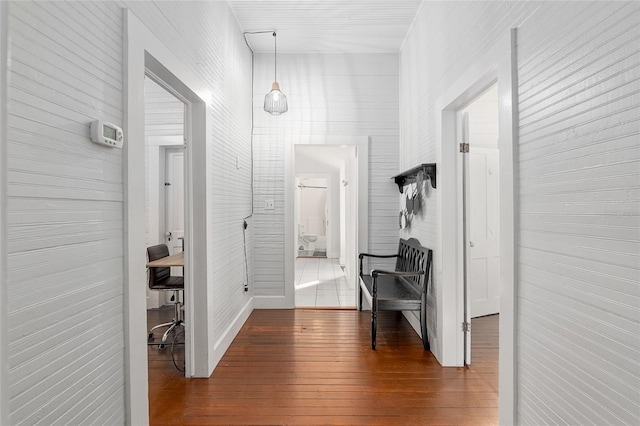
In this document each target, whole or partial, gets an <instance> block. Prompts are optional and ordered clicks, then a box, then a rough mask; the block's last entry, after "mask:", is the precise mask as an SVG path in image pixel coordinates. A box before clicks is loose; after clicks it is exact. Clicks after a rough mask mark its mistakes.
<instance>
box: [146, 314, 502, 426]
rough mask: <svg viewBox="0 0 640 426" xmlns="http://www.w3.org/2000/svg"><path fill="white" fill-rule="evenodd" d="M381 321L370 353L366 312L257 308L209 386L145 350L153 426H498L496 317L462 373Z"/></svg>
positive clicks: (398, 318)
mask: <svg viewBox="0 0 640 426" xmlns="http://www.w3.org/2000/svg"><path fill="white" fill-rule="evenodd" d="M163 314H164V315H168V316H169V318H170V317H171V311H162V310H156V312H150V314H149V321H150V323H159V322H162V321H163V318H162V315H163ZM154 315H155V317H154ZM378 321H379V327H378V349H377V350H376V351H372V350H371V346H370V332H371V327H370V324H371V323H370V315H369V314H368V313H366V312H358V311H346V310H335V311H332V310H301V309H299V310H257V311H254V312H253V313H252V314H251V316H250V318H249V319H248V320H247V322H246V324H245V325H244V327H243V328H242V330H241V331H240V333H239V334H238V336H237V337H236V339H235V340H234V342H233V343H232V345H231V347H230V348H229V350H228V351H227V353H226V354H225V355H224V357H223V358H222V360H221V361H220V363H219V364H218V367H217V368H216V370H215V371H214V373H213V375H212V376H211V377H210V378H209V379H185V378H184V377H182V373H180V372H178V371H177V370H176V369H175V368H174V367H173V364H172V362H171V358H170V356H168V354H167V351H164V352H163V351H158V350H157V348H155V347H150V348H149V398H150V401H149V402H150V423H151V424H152V425H214V424H227V425H229V424H297V425H304V424H352V425H376V424H385V425H388V424H409V423H418V424H447V425H450V424H456V425H495V424H497V423H498V408H497V407H498V391H497V389H498V337H497V336H498V335H497V330H498V317H497V316H490V317H484V318H477V319H474V320H473V321H472V330H473V334H472V345H473V346H472V356H473V361H474V362H473V365H471V366H469V367H466V368H452V367H449V368H443V367H441V366H440V365H439V364H438V362H437V361H436V359H435V358H434V356H433V355H432V354H431V353H430V352H428V351H424V350H423V349H422V342H421V341H420V339H419V337H418V336H417V335H416V333H415V332H414V331H413V330H412V329H411V327H410V326H409V324H408V323H407V321H406V320H405V319H404V317H403V316H402V314H401V313H399V312H381V313H380V314H379V316H378Z"/></svg>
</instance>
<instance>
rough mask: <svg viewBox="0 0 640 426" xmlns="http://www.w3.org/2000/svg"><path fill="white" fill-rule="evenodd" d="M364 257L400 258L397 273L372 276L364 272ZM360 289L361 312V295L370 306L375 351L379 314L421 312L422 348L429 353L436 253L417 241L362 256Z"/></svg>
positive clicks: (404, 242)
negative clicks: (431, 281) (395, 250)
mask: <svg viewBox="0 0 640 426" xmlns="http://www.w3.org/2000/svg"><path fill="white" fill-rule="evenodd" d="M365 257H374V258H392V257H395V258H397V260H396V267H395V270H394V271H385V270H381V269H373V270H372V271H371V274H370V275H365V274H364V273H363V271H362V261H363V259H364V258H365ZM359 258H360V286H359V287H358V309H359V310H362V295H363V294H364V296H365V297H366V298H367V301H368V302H369V305H370V306H371V347H372V348H373V349H375V348H376V329H377V316H378V311H383V310H386V311H420V331H421V333H422V345H423V346H424V349H425V350H429V337H428V335H427V334H428V333H427V285H428V283H429V277H430V272H431V261H432V258H433V252H432V250H431V249H428V248H425V247H422V246H421V245H420V242H419V241H418V240H416V239H415V238H410V239H409V240H404V239H402V238H401V239H400V244H399V245H398V253H397V254H390V255H375V254H369V253H360V255H359Z"/></svg>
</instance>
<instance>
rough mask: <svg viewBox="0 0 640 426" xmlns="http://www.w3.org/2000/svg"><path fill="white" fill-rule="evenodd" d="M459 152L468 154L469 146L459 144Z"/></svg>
mask: <svg viewBox="0 0 640 426" xmlns="http://www.w3.org/2000/svg"><path fill="white" fill-rule="evenodd" d="M460 152H461V153H463V154H468V153H469V144H468V143H461V144H460Z"/></svg>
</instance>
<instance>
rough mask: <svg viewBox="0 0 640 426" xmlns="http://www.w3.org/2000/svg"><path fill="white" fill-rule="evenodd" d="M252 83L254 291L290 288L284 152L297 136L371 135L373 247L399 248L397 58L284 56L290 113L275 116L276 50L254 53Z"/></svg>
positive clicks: (282, 75) (275, 292)
mask: <svg viewBox="0 0 640 426" xmlns="http://www.w3.org/2000/svg"><path fill="white" fill-rule="evenodd" d="M254 37H255V36H254ZM254 81H255V83H254V90H255V97H254V114H255V116H254V117H255V127H254V132H255V155H254V159H255V178H254V183H255V200H254V207H255V215H254V219H255V235H254V238H255V264H254V267H255V294H256V296H283V295H284V293H285V292H284V282H285V276H284V264H285V253H284V230H285V223H284V214H285V213H284V194H285V188H284V182H285V176H284V173H285V161H286V160H285V152H286V151H285V150H287V151H288V150H290V149H291V147H290V146H289V145H288V144H287V142H286V141H288V140H295V138H296V136H301V137H302V136H306V135H314V136H324V135H330V136H370V146H369V248H368V250H370V251H372V252H378V253H379V252H383V253H394V252H395V251H396V249H397V244H398V231H397V209H396V208H395V207H394V204H395V202H396V200H397V193H398V192H397V191H398V190H397V187H395V188H394V184H393V182H392V181H391V179H390V178H391V176H393V175H394V174H397V172H398V113H397V111H398V55H396V54H335V55H332V54H318V55H313V54H279V55H278V81H279V82H280V85H281V88H282V91H283V92H284V93H285V94H286V95H287V99H288V102H289V111H288V112H287V113H286V114H283V115H281V116H277V117H274V116H271V115H269V114H267V113H266V112H264V111H263V109H262V105H263V100H264V95H265V94H266V93H267V92H268V91H269V90H270V88H271V82H272V81H273V55H264V54H256V61H255V80H254ZM288 161H291V159H289V160H288ZM267 199H272V200H275V209H274V210H267V211H265V210H264V201H265V200H267ZM290 226H293V225H290Z"/></svg>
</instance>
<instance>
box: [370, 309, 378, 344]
mask: <svg viewBox="0 0 640 426" xmlns="http://www.w3.org/2000/svg"><path fill="white" fill-rule="evenodd" d="M377 329H378V313H377V312H376V311H374V310H372V311H371V349H373V350H374V351H375V350H376V331H377Z"/></svg>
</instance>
